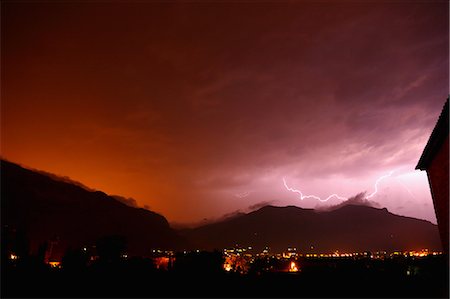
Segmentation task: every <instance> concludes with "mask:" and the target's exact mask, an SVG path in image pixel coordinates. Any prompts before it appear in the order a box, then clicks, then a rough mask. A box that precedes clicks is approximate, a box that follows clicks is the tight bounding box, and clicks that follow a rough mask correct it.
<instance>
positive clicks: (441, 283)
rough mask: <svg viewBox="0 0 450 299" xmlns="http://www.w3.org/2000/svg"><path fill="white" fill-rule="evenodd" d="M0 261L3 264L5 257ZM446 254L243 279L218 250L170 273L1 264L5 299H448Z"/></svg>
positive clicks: (326, 263) (322, 264)
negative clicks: (225, 267)
mask: <svg viewBox="0 0 450 299" xmlns="http://www.w3.org/2000/svg"><path fill="white" fill-rule="evenodd" d="M3 261H5V260H3ZM447 261H448V260H447V258H446V257H445V256H443V255H440V256H428V257H423V258H420V259H412V258H404V257H400V258H395V259H386V260H371V259H361V260H333V259H309V260H303V261H299V265H300V267H301V271H299V272H296V273H289V272H266V271H260V270H261V269H260V268H258V267H260V266H261V265H260V264H261V263H255V265H254V266H253V267H251V268H250V270H249V272H248V273H247V274H239V273H235V272H226V271H224V270H223V258H222V255H221V253H220V252H200V253H188V254H183V253H179V254H177V255H176V260H175V261H174V263H173V265H172V266H171V267H170V269H168V270H167V269H166V270H162V269H157V268H156V267H155V264H154V263H153V262H152V259H148V258H137V257H134V258H127V259H119V258H114V257H112V256H109V257H103V258H100V259H98V260H97V261H95V262H93V263H86V262H87V261H86V260H83V256H82V255H81V254H77V253H76V252H72V254H71V255H69V256H66V258H65V260H63V263H62V267H61V268H51V267H50V266H49V265H46V264H44V263H42V262H40V261H38V260H37V258H36V257H29V258H27V259H22V260H21V261H14V262H12V261H8V260H6V263H3V262H2V288H1V292H2V294H1V295H2V297H58V298H62V297H146V298H149V297H278V298H279V297H344V298H348V297H403V298H414V297H423V298H445V297H447V298H448V264H447Z"/></svg>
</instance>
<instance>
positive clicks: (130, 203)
mask: <svg viewBox="0 0 450 299" xmlns="http://www.w3.org/2000/svg"><path fill="white" fill-rule="evenodd" d="M111 197H112V198H114V199H116V200H118V201H120V202H121V203H123V204H126V205H127V206H130V207H133V208H137V207H138V204H137V201H136V200H135V199H134V198H131V197H129V198H126V197H123V196H119V195H111ZM144 208H145V207H144Z"/></svg>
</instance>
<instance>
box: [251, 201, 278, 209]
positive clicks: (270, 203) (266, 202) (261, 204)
mask: <svg viewBox="0 0 450 299" xmlns="http://www.w3.org/2000/svg"><path fill="white" fill-rule="evenodd" d="M275 202H276V200H270V201H262V202H259V203H256V204H254V205H251V206H249V207H248V209H247V210H248V211H256V210H258V209H260V208H262V207H265V206H269V205H272V204H273V203H275Z"/></svg>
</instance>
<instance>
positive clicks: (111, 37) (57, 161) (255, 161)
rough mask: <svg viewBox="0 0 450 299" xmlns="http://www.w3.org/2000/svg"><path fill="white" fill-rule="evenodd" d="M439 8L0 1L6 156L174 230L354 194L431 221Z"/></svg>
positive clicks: (442, 75) (440, 99)
mask: <svg viewBox="0 0 450 299" xmlns="http://www.w3.org/2000/svg"><path fill="white" fill-rule="evenodd" d="M448 15H449V4H448V1H440V2H439V1H435V2H426V1H424V2H419V1H404V2H403V1H386V2H382V3H379V2H375V1H372V2H371V3H368V2H359V1H353V2H351V1H347V2H335V1H323V2H315V3H314V2H301V1H293V2H268V1H264V2H263V1H261V2H249V1H247V2H240V3H239V2H235V1H230V2H210V3H207V2H200V1H198V2H170V3H163V2H140V1H139V2H135V3H131V4H130V3H126V2H102V1H100V2H97V3H88V2H79V3H76V2H66V3H58V2H55V3H51V2H48V3H30V2H16V3H14V2H2V34H1V35H2V36H1V38H2V53H1V55H2V67H1V72H2V73H1V79H2V80H1V81H2V82H1V83H2V86H1V87H2V101H1V155H2V157H4V158H6V159H8V160H10V161H13V162H17V163H19V164H22V165H25V166H28V167H32V168H36V169H41V170H45V171H48V172H52V173H55V174H58V175H63V176H68V177H70V178H71V179H73V180H76V181H80V182H82V183H83V184H85V185H87V186H89V187H91V188H94V189H98V190H102V191H104V192H106V193H108V194H117V195H121V196H124V197H131V198H133V199H135V200H136V202H137V204H138V205H139V206H142V207H143V206H146V207H148V208H149V209H151V210H153V211H156V212H159V213H161V214H163V215H164V216H166V217H167V219H168V220H169V221H171V222H177V223H180V222H197V221H203V220H204V219H205V218H207V219H209V220H211V219H214V218H218V217H221V216H222V215H224V214H227V213H233V212H234V211H237V210H240V211H243V212H245V211H249V210H251V209H252V208H256V207H257V206H260V205H264V204H268V203H270V204H273V205H277V206H285V205H296V206H299V207H304V208H319V207H327V206H330V205H337V204H340V203H342V202H343V200H341V199H337V198H332V199H330V200H329V201H327V202H320V201H318V200H317V199H313V198H310V199H304V200H301V199H300V198H299V195H298V194H296V193H294V192H290V191H288V190H287V189H286V188H285V186H284V184H283V178H285V180H286V182H287V184H288V185H289V187H291V188H295V189H298V190H301V191H302V192H303V193H304V194H305V195H309V194H314V195H317V196H319V197H321V198H326V197H327V196H328V195H330V194H333V193H336V194H338V195H339V196H342V197H345V198H348V197H352V196H355V195H356V194H358V193H360V192H364V191H367V194H370V193H372V192H373V191H374V184H375V181H376V180H377V178H379V177H381V176H383V175H386V174H389V172H390V171H392V170H394V173H393V174H392V175H391V176H390V177H387V178H385V179H383V180H381V181H380V183H379V185H378V193H377V194H376V195H374V196H373V197H372V198H370V203H371V204H372V205H374V206H377V207H387V208H388V210H389V211H391V212H393V213H396V214H400V215H407V216H412V217H417V218H421V219H427V220H430V221H432V222H433V223H436V218H435V215H434V210H433V204H432V200H431V195H430V191H429V186H428V181H427V178H426V173H425V172H420V171H415V170H414V168H415V165H416V164H417V161H418V159H419V157H420V155H421V153H422V151H423V149H424V147H425V144H426V142H427V140H428V137H429V135H430V133H431V131H432V129H433V127H434V125H435V123H436V121H437V118H438V116H439V114H440V112H441V109H442V107H443V105H444V102H445V99H446V98H447V96H448V93H449V90H448V86H449V60H448V58H449V56H448V51H449V46H448V44H449V29H448V23H449V17H448Z"/></svg>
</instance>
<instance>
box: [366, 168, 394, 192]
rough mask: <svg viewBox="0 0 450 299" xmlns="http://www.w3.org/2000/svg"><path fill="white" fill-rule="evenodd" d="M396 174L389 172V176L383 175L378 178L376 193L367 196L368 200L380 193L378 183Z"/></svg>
mask: <svg viewBox="0 0 450 299" xmlns="http://www.w3.org/2000/svg"><path fill="white" fill-rule="evenodd" d="M393 173H394V171H393V170H392V171H391V172H389V174H386V175H383V176H381V177H379V178H378V180H377V181H376V182H375V191H373V192H372V193H371V194H370V195H368V196H366V199H369V198H372V197H373V196H374V195H375V194H377V192H378V183H380V182H381V180H383V179H385V178H387V177H390V176H391V175H392V174H393Z"/></svg>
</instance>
